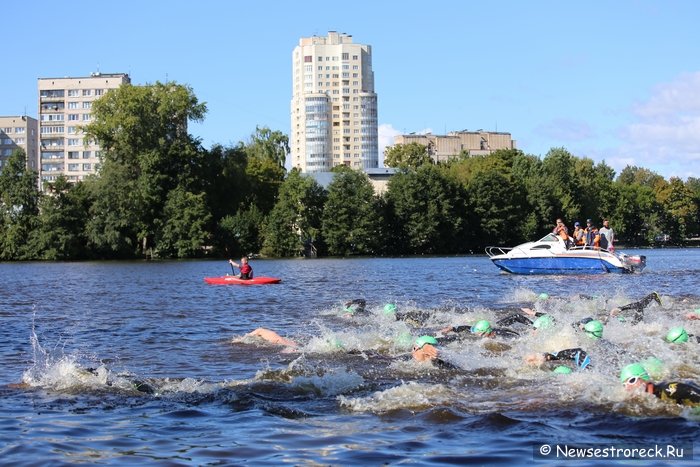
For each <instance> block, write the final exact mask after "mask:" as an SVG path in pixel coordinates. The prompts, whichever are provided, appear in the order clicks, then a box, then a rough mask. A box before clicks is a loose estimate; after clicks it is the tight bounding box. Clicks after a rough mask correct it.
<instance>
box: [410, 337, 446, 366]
mask: <svg viewBox="0 0 700 467" xmlns="http://www.w3.org/2000/svg"><path fill="white" fill-rule="evenodd" d="M437 346H438V340H437V339H436V338H435V337H433V336H420V337H419V338H418V339H416V342H415V343H414V344H413V350H412V351H411V356H412V357H413V359H414V360H416V361H418V362H428V361H429V362H431V363H432V364H433V365H435V366H437V367H438V368H443V369H455V368H456V367H455V366H454V365H452V364H451V363H449V362H446V361H444V360H442V359H440V358H438V349H437Z"/></svg>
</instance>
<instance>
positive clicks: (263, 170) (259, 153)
mask: <svg viewBox="0 0 700 467" xmlns="http://www.w3.org/2000/svg"><path fill="white" fill-rule="evenodd" d="M244 151H245V153H246V156H247V165H246V174H247V176H248V179H249V180H250V185H251V186H250V190H249V191H248V197H247V203H254V204H255V205H256V206H258V208H259V209H260V210H261V211H262V212H263V213H264V214H267V213H268V212H270V210H271V209H272V207H273V206H274V205H275V202H276V201H277V196H278V193H279V189H280V185H281V184H282V182H283V181H284V176H285V173H286V170H285V168H284V162H285V159H286V157H287V154H289V138H288V137H287V136H286V135H284V134H283V133H281V132H279V131H272V130H270V129H269V128H266V127H263V128H260V127H256V129H255V133H254V134H253V135H252V136H251V140H250V142H249V143H248V144H247V145H246V146H245V147H244Z"/></svg>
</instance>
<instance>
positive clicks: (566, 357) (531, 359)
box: [525, 347, 591, 370]
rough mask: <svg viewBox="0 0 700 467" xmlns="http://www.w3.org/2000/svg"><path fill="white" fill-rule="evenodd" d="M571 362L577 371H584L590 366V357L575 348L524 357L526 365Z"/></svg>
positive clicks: (583, 351)
mask: <svg viewBox="0 0 700 467" xmlns="http://www.w3.org/2000/svg"><path fill="white" fill-rule="evenodd" d="M561 361H569V362H573V363H574V364H575V365H576V367H577V368H578V369H579V370H585V369H586V368H588V367H590V366H591V357H590V356H589V355H588V354H587V353H586V351H585V350H583V349H581V348H579V347H577V348H574V349H565V350H560V351H559V352H554V353H549V352H547V353H538V354H532V355H528V356H526V357H525V363H527V364H528V365H533V366H539V365H542V364H543V363H546V362H561Z"/></svg>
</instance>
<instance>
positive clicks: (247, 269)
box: [228, 256, 253, 280]
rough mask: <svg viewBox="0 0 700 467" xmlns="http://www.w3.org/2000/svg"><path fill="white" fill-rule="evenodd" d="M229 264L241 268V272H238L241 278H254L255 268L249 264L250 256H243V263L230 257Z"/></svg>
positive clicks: (237, 275)
mask: <svg viewBox="0 0 700 467" xmlns="http://www.w3.org/2000/svg"><path fill="white" fill-rule="evenodd" d="M228 262H229V264H231V266H234V267H237V268H238V269H239V270H240V273H239V274H236V277H238V278H239V279H246V280H247V279H252V278H253V268H252V267H251V266H250V264H248V257H247V256H244V257H242V258H241V264H238V263H237V262H235V261H234V260H232V259H230V260H228Z"/></svg>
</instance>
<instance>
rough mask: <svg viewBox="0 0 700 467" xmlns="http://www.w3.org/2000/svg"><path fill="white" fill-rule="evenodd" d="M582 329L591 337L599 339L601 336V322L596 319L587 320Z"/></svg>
mask: <svg viewBox="0 0 700 467" xmlns="http://www.w3.org/2000/svg"><path fill="white" fill-rule="evenodd" d="M583 330H584V331H586V335H588V337H591V338H593V339H600V338H601V337H603V323H601V322H600V321H598V320H597V319H594V320H591V321H589V322H587V323H586V325H585V326H584V327H583Z"/></svg>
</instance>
